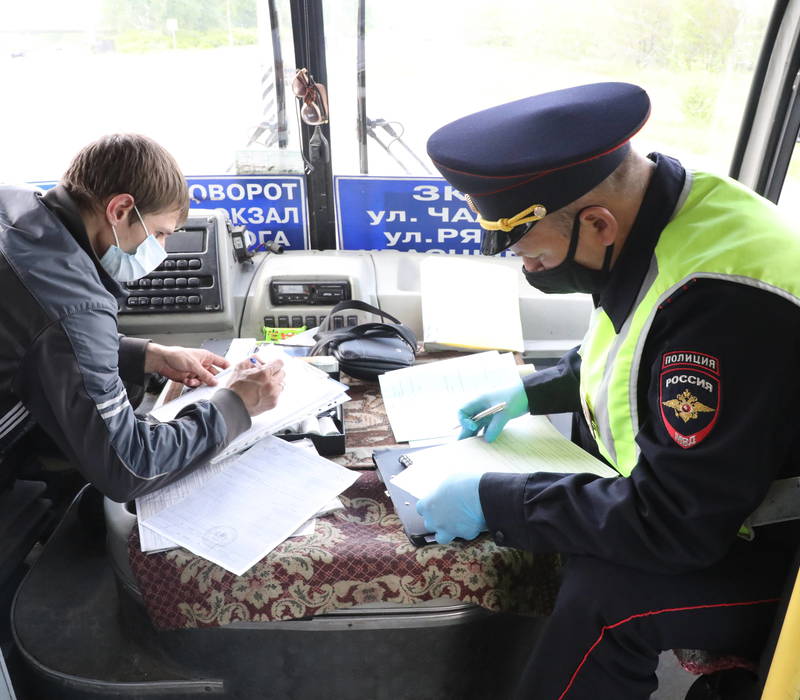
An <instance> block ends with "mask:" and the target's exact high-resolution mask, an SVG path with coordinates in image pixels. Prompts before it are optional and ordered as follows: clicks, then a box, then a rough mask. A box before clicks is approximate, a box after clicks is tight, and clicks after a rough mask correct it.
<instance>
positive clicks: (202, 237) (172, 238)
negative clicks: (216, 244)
mask: <svg viewBox="0 0 800 700" xmlns="http://www.w3.org/2000/svg"><path fill="white" fill-rule="evenodd" d="M205 249H206V230H205V229H189V230H181V231H175V232H174V233H172V234H170V235H169V236H167V246H166V250H167V252H168V253H202V252H203V251H204V250H205Z"/></svg>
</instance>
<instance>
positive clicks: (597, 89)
mask: <svg viewBox="0 0 800 700" xmlns="http://www.w3.org/2000/svg"><path fill="white" fill-rule="evenodd" d="M649 115H650V100H649V98H648V97H647V93H646V92H645V91H644V90H642V88H640V87H637V86H636V85H631V84H629V83H593V84H591V85H581V86H578V87H572V88H567V89H565V90H556V91H555V92H546V93H543V94H541V95H535V96H534V97H528V98H525V99H522V100H517V101H515V102H509V103H507V104H503V105H499V106H497V107H492V108H490V109H485V110H483V111H481V112H476V113H475V114H470V115H468V116H466V117H462V118H461V119H457V120H456V121H454V122H451V123H450V124H446V125H445V126H443V127H442V128H440V129H439V130H437V131H436V132H434V133H433V134H432V135H431V137H430V138H429V139H428V155H429V156H430V157H431V160H432V161H433V163H434V165H435V166H436V167H437V168H438V169H439V171H440V172H441V173H442V175H443V176H444V177H445V179H446V180H447V181H448V182H449V183H450V184H452V185H453V187H455V188H456V189H458V190H459V191H460V192H462V193H463V194H465V195H467V201H468V203H469V204H470V206H471V207H472V208H473V209H474V210H475V211H476V213H477V214H478V221H479V223H480V224H481V226H482V227H483V229H484V231H483V236H482V239H481V253H483V254H484V255H495V254H496V253H499V252H500V251H502V250H505V249H506V248H508V247H509V246H511V245H513V244H514V243H516V242H517V241H518V240H519V239H520V238H522V237H523V236H524V235H525V234H526V233H527V232H528V231H529V230H530V228H531V227H532V226H533V225H534V224H535V223H536V221H538V220H539V219H541V218H543V217H545V216H546V215H547V214H549V213H552V212H554V211H556V210H557V209H560V208H561V207H564V206H566V205H567V204H570V203H571V202H574V201H575V200H576V199H578V198H580V197H582V196H583V195H584V194H586V193H587V192H589V190H591V189H593V188H594V187H596V186H597V185H599V184H600V183H601V182H602V181H603V180H605V179H606V178H607V177H608V176H609V175H610V174H611V173H612V172H613V171H614V170H615V169H616V167H617V166H618V165H619V164H620V163H621V162H622V160H623V159H624V158H625V155H626V154H627V153H628V150H629V144H628V142H629V140H630V138H631V137H632V136H633V135H634V134H635V133H636V132H637V131H638V130H639V129H640V128H641V127H642V125H643V124H644V123H645V121H647V117H648V116H649Z"/></svg>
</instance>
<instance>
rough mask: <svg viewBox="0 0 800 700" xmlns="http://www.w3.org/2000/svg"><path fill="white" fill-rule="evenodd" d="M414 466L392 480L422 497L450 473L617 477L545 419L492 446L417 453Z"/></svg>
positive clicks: (525, 422)
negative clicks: (534, 473) (586, 474)
mask: <svg viewBox="0 0 800 700" xmlns="http://www.w3.org/2000/svg"><path fill="white" fill-rule="evenodd" d="M409 457H410V459H411V462H412V464H411V466H409V467H407V468H406V469H404V470H403V471H402V472H400V473H399V474H398V475H397V476H395V477H394V478H393V479H392V481H393V482H394V483H395V484H396V485H397V486H398V487H399V488H401V489H403V490H404V491H408V492H409V493H410V494H411V495H412V496H416V497H417V498H424V497H425V496H427V495H428V494H430V493H432V492H433V491H434V490H435V489H436V488H437V487H438V486H439V484H441V483H442V481H444V480H445V479H446V478H447V477H448V476H450V475H451V474H457V473H463V472H471V473H474V474H484V473H486V472H510V473H515V474H529V473H531V472H556V473H559V472H563V473H578V472H585V473H589V474H597V475H598V476H603V477H610V476H619V474H618V473H617V472H616V471H614V470H613V469H612V468H611V467H609V466H608V465H607V464H604V463H603V462H601V461H600V460H598V459H596V458H595V457H593V456H592V455H590V454H589V453H588V452H586V451H584V450H582V449H581V448H580V447H578V446H577V445H576V444H575V443H573V442H570V441H569V440H568V439H567V438H565V437H564V436H563V435H562V434H561V433H560V432H559V431H558V430H557V429H556V427H555V426H554V425H553V424H552V423H551V422H550V421H549V420H548V419H547V417H546V416H531V415H528V416H523V417H521V418H517V419H515V420H512V421H509V422H508V423H507V424H506V427H505V429H504V430H503V432H502V433H500V436H499V437H498V438H497V440H495V441H494V442H486V440H484V439H483V437H482V436H476V437H471V438H466V439H465V440H457V441H455V442H449V443H447V444H445V445H439V446H438V447H431V448H428V449H426V450H418V451H417V452H414V453H412V454H411V455H409Z"/></svg>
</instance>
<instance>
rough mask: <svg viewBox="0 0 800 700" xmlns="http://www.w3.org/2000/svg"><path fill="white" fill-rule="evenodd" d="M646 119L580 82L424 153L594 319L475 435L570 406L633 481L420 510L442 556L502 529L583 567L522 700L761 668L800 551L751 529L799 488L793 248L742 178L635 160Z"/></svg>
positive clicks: (515, 489) (491, 225)
mask: <svg viewBox="0 0 800 700" xmlns="http://www.w3.org/2000/svg"><path fill="white" fill-rule="evenodd" d="M649 113H650V101H649V99H648V97H647V94H646V93H645V92H644V90H642V89H641V88H639V87H637V86H634V85H630V84H625V83H602V84H592V85H584V86H580V87H574V88H569V89H565V90H559V91H556V92H551V93H546V94H541V95H537V96H534V97H530V98H527V99H522V100H518V101H516V102H511V103H509V104H504V105H500V106H498V107H494V108H491V109H487V110H484V111H482V112H479V113H476V114H472V115H469V116H467V117H464V118H462V119H459V120H457V121H455V122H453V123H451V124H448V125H446V126H444V127H442V128H441V129H439V130H438V131H436V132H435V133H434V134H433V135H432V136H431V137H430V140H429V142H428V152H429V154H430V156H431V159H432V160H433V162H434V163H435V164H436V166H437V167H438V169H439V170H440V171H441V173H442V174H443V175H444V177H445V178H446V179H447V180H448V181H449V182H450V183H452V184H453V186H454V187H456V188H457V189H458V190H460V191H461V192H462V193H464V194H465V195H467V201H468V202H469V203H470V206H472V207H473V209H474V211H475V212H476V213H477V216H478V221H479V222H480V223H481V225H482V227H483V229H484V232H483V238H482V241H481V251H482V252H483V253H484V254H487V255H494V254H496V253H499V252H501V251H503V250H511V251H512V252H514V253H516V254H517V255H519V256H521V257H522V264H523V273H524V275H525V277H526V279H527V281H528V282H529V283H530V284H531V285H533V286H534V287H537V288H538V289H540V290H542V291H543V292H546V293H551V292H555V293H560V292H586V293H589V294H591V295H592V298H593V300H594V306H595V309H594V312H593V315H592V318H591V322H590V326H589V330H588V332H587V334H586V337H585V338H584V340H583V342H582V344H581V346H580V347H579V348H576V349H575V350H573V351H571V352H569V353H567V354H566V355H565V356H564V357H563V358H562V359H561V361H560V362H559V364H558V365H557V366H556V367H553V368H550V369H546V370H543V371H540V372H537V373H535V374H533V375H532V376H530V377H527V378H526V379H525V380H524V385H523V384H522V383H520V384H519V386H516V387H510V388H506V389H501V390H497V391H496V392H493V393H492V394H489V395H486V396H482V397H479V398H478V399H476V400H475V401H473V402H471V403H470V404H469V405H467V406H465V407H463V408H462V410H461V423H462V426H463V427H464V432H463V435H462V436H467V435H475V434H476V433H478V432H479V431H484V435H485V438H486V439H487V440H493V439H495V438H496V437H497V435H498V434H499V433H500V432H501V430H502V428H503V426H504V424H505V423H506V421H508V420H510V419H512V418H514V417H517V416H520V415H523V414H524V413H526V412H529V411H530V412H532V413H536V414H547V413H558V412H563V411H574V412H576V415H577V416H578V418H579V419H578V420H577V421H576V423H577V425H576V426H575V430H574V431H573V432H574V439H575V440H576V441H577V442H578V443H579V444H580V445H581V446H583V447H584V448H585V449H587V450H589V451H591V452H593V453H595V454H596V455H598V456H600V457H602V458H603V459H604V460H605V461H606V462H608V463H609V464H610V465H611V466H613V467H614V468H615V469H616V470H617V471H618V472H619V474H620V476H619V477H614V478H600V477H596V476H593V475H587V474H572V475H566V474H550V473H533V474H527V475H516V474H484V475H483V476H482V477H475V476H471V475H463V474H462V475H457V476H454V477H451V478H450V479H448V480H447V481H446V482H444V483H443V484H442V485H441V486H440V487H439V488H438V489H437V490H436V491H435V492H434V493H433V494H432V495H431V496H429V497H428V498H426V499H424V500H422V501H420V503H419V511H420V513H421V514H422V515H423V517H424V518H425V521H426V523H427V525H428V527H430V528H431V530H432V531H435V532H436V536H437V539H438V540H439V541H440V542H448V541H450V540H451V539H453V538H454V537H462V538H465V539H470V538H473V537H475V536H477V535H478V533H479V532H480V531H482V530H488V531H489V532H490V533H491V536H492V537H493V538H494V540H495V542H496V543H497V544H500V545H505V546H510V547H518V548H520V549H526V550H529V551H531V552H534V553H539V552H562V553H564V554H566V555H568V556H567V564H566V566H565V569H564V572H563V574H564V575H563V583H562V586H561V590H560V593H559V595H558V599H557V601H556V605H555V609H554V611H553V614H552V616H551V617H550V618H548V621H547V623H546V626H545V630H544V632H543V634H542V636H541V639H540V640H539V641H538V643H537V645H536V648H535V649H534V650H533V651H532V654H531V657H530V660H529V663H528V666H527V668H526V670H525V672H524V675H523V677H522V679H521V680H520V682H519V686H518V694H519V697H525V698H536V700H546V699H553V700H555V699H556V698H559V699H561V698H568V699H569V700H577V699H578V698H592V699H595V698H625V699H626V700H629V699H634V698H642V699H644V698H648V697H649V696H650V694H651V693H652V692H653V690H654V689H655V688H656V685H657V681H656V676H655V670H656V667H657V663H658V654H659V652H661V651H662V650H666V649H671V648H689V649H708V650H725V651H733V652H737V653H738V654H741V655H745V656H748V657H750V658H756V657H757V656H758V654H759V652H760V651H761V649H762V647H763V645H764V641H765V638H766V636H767V635H768V632H769V629H770V625H771V621H772V619H773V616H774V613H775V610H776V601H777V599H778V598H779V595H780V592H781V587H782V584H783V581H784V578H785V577H786V574H787V570H788V567H789V563H790V560H791V558H792V551H793V549H794V546H795V544H796V542H797V541H798V540H797V535H798V531H797V527H796V522H793V523H785V524H779V525H769V526H763V527H759V528H756V530H755V537H754V538H753V539H752V540H748V539H745V538H743V537H742V536H741V535H743V534H750V535H752V533H747V532H746V531H745V530H743V529H742V525H743V523H744V521H745V520H746V519H747V517H748V515H749V514H750V513H751V512H752V511H753V510H754V509H755V508H756V507H757V506H758V505H759V503H760V502H761V500H762V499H763V498H764V495H765V493H766V491H767V489H768V487H769V486H770V484H771V483H772V482H773V480H774V479H776V478H779V477H784V476H790V475H796V474H797V473H798V469H797V467H796V455H797V454H798V452H800V441H799V438H798V431H797V430H796V428H795V420H796V419H795V413H796V410H795V408H794V406H795V403H796V401H797V397H798V395H800V363H798V361H797V358H798V353H799V351H800V275H798V273H797V271H798V270H799V269H800V236H798V233H797V228H796V226H794V225H793V224H792V223H790V222H787V221H786V220H785V219H784V218H782V216H781V213H780V212H779V211H778V210H777V209H776V207H774V206H773V205H772V204H771V203H769V202H767V201H765V200H764V199H762V198H760V197H759V196H757V195H756V194H754V193H753V192H751V191H750V190H748V189H747V188H745V187H743V186H741V185H739V184H738V183H736V182H735V181H733V180H730V179H728V178H724V177H717V176H715V175H711V174H709V173H705V172H693V171H690V170H687V169H685V168H684V166H682V165H681V163H679V162H678V161H677V160H675V159H673V158H670V157H668V156H665V155H662V154H660V153H652V154H650V155H648V156H647V157H645V156H643V155H641V154H638V153H637V152H636V151H634V150H633V149H632V148H631V146H630V143H629V141H630V139H631V137H632V136H633V135H634V134H635V133H636V132H637V131H639V129H640V128H641V127H642V126H643V125H644V123H645V121H646V120H647V118H648V116H649ZM500 402H505V404H506V407H505V409H504V410H503V411H502V412H501V413H499V414H496V415H494V416H492V417H488V418H485V419H482V420H481V421H479V422H476V421H474V420H472V419H471V416H473V415H475V413H477V412H478V411H480V410H481V409H484V408H487V407H489V406H491V405H494V404H498V403H500Z"/></svg>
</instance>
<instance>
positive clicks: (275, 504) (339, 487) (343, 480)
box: [145, 436, 358, 576]
mask: <svg viewBox="0 0 800 700" xmlns="http://www.w3.org/2000/svg"><path fill="white" fill-rule="evenodd" d="M357 478H358V473H357V472H353V471H351V470H349V469H345V468H344V467H341V466H339V465H337V464H335V463H334V462H331V461H330V460H327V459H324V458H322V457H319V456H316V455H313V454H310V453H309V452H308V451H307V450H304V449H302V448H298V447H295V446H294V445H293V444H292V443H289V442H286V441H284V440H281V439H280V438H276V437H273V436H270V437H267V438H264V439H263V440H261V441H260V442H259V443H258V444H257V445H254V446H253V448H252V449H250V450H248V451H247V452H245V453H243V454H241V455H239V456H238V457H236V458H235V459H234V460H232V462H231V463H230V464H228V465H226V467H225V469H223V470H221V471H220V472H219V473H217V474H216V475H214V476H213V477H212V478H211V479H210V480H209V481H208V482H206V484H205V486H204V487H203V488H201V489H200V490H197V491H194V492H193V493H191V494H190V495H188V496H187V497H186V498H184V499H183V500H182V501H180V502H179V503H176V504H174V505H172V506H170V507H168V508H165V509H164V510H162V511H161V512H160V513H157V514H156V515H153V516H152V517H150V518H148V519H147V520H145V525H146V526H147V527H148V528H150V529H152V530H155V531H156V532H158V533H159V534H161V535H163V536H165V537H167V538H169V539H170V540H173V541H174V542H177V543H178V544H180V545H181V546H183V547H186V548H187V549H189V550H190V551H192V552H194V553H195V554H197V555H198V556H202V557H204V558H206V559H208V560H210V561H213V562H214V563H215V564H219V565H220V566H222V567H223V568H225V569H227V570H228V571H231V572H233V573H234V574H236V575H238V576H240V575H242V574H243V573H244V572H245V571H247V570H248V569H249V568H250V567H251V566H253V565H254V564H255V563H256V562H258V561H260V560H261V559H262V558H263V557H264V556H266V555H267V554H268V553H269V552H270V551H271V550H272V549H274V548H275V547H276V546H277V545H279V544H280V543H281V542H283V540H285V539H286V538H287V537H289V536H290V535H291V534H292V533H293V532H294V531H295V530H297V529H298V527H300V526H301V525H302V524H303V523H304V522H305V521H306V520H308V519H309V518H311V517H313V516H314V514H315V513H316V512H317V511H319V510H320V508H322V507H323V506H325V505H326V504H327V503H329V502H330V501H331V499H333V498H334V497H335V496H337V495H338V494H340V493H341V492H342V491H344V490H345V489H346V488H347V487H348V486H350V485H351V484H352V483H353V482H354V481H355V480H356V479H357Z"/></svg>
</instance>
